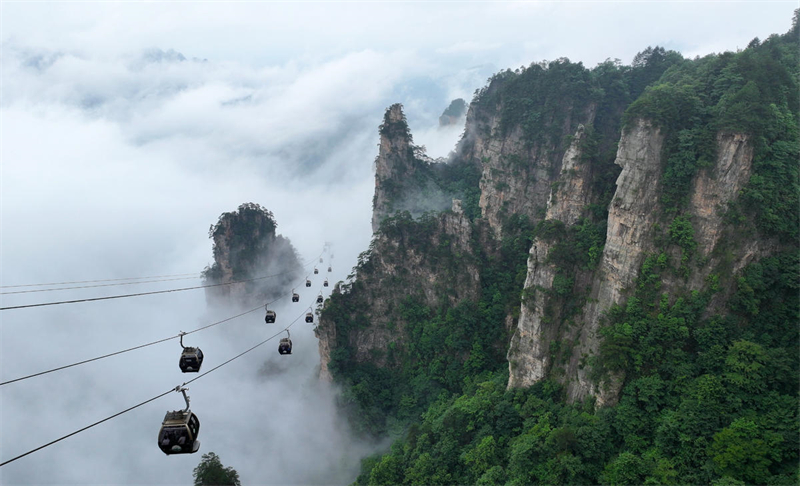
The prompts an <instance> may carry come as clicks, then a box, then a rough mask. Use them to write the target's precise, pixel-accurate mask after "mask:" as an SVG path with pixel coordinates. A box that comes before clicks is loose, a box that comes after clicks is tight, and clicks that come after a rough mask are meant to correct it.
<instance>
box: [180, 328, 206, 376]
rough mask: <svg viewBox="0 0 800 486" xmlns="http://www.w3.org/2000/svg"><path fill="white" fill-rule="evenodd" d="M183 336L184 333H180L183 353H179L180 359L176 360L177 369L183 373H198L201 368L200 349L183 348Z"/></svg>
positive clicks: (201, 355) (201, 356) (201, 353)
mask: <svg viewBox="0 0 800 486" xmlns="http://www.w3.org/2000/svg"><path fill="white" fill-rule="evenodd" d="M185 334H186V333H185V332H182V333H181V347H182V348H183V351H181V357H180V359H179V360H178V367H180V369H181V371H182V372H183V373H197V372H198V371H200V367H201V366H203V352H202V351H200V348H193V347H190V346H184V345H183V336H184V335H185Z"/></svg>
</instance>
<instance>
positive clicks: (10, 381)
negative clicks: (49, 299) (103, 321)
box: [0, 264, 322, 386]
mask: <svg viewBox="0 0 800 486" xmlns="http://www.w3.org/2000/svg"><path fill="white" fill-rule="evenodd" d="M306 265H307V264H306ZM308 277H309V276H308V275H306V276H305V277H303V279H307V278H308ZM321 293H322V287H320V294H321ZM285 297H286V296H285V295H284V296H283V297H278V298H276V299H274V300H273V301H271V302H267V304H266V305H267V306H270V305H272V304H274V303H275V302H278V301H279V300H281V299H283V298H285ZM262 307H263V306H261V305H259V306H258V307H255V308H253V309H250V310H248V311H245V312H242V313H241V314H237V315H235V316H232V317H228V318H226V319H223V320H221V321H217V322H213V323H211V324H208V325H206V326H203V327H199V328H197V329H194V330H192V331H188V332H181V333H178V334H176V335H174V336H170V337H167V338H164V339H159V340H157V341H152V342H149V343H145V344H140V345H138V346H134V347H132V348H127V349H123V350H121V351H115V352H113V353H108V354H104V355H102V356H97V357H96V358H91V359H85V360H83V361H78V362H77V363H72V364H68V365H64V366H59V367H57V368H53V369H49V370H46V371H40V372H39V373H33V374H30V375H27V376H21V377H19V378H14V379H13V380H8V381H4V382H2V383H0V386H3V385H8V384H11V383H15V382H17V381H22V380H27V379H29V378H35V377H37V376H41V375H46V374H48V373H53V372H55V371H61V370H64V369H67V368H72V367H74V366H78V365H82V364H86V363H91V362H92V361H98V360H101V359H105V358H110V357H111V356H116V355H118V354H123V353H127V352H130V351H135V350H137V349H142V348H146V347H148V346H153V345H156V344H160V343H163V342H166V341H171V340H173V339H178V338H180V337H181V336H188V335H189V334H194V333H196V332H200V331H203V330H205V329H208V328H210V327H214V326H217V325H219V324H222V323H225V322H228V321H232V320H234V319H236V318H239V317H242V316H245V315H247V314H251V313H253V312H255V311H257V310H259V309H261V308H262ZM292 324H294V323H292Z"/></svg>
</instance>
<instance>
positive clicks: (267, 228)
mask: <svg viewBox="0 0 800 486" xmlns="http://www.w3.org/2000/svg"><path fill="white" fill-rule="evenodd" d="M276 227H277V223H276V222H275V219H274V217H273V215H272V213H271V212H270V211H268V210H267V209H265V208H263V207H261V206H259V205H258V204H254V203H245V204H242V205H241V206H239V208H238V209H237V210H236V211H233V212H229V213H223V214H222V215H221V216H220V217H219V220H218V221H217V224H216V225H212V226H211V228H210V229H209V234H208V236H209V238H211V239H212V240H213V242H214V248H213V251H214V263H213V265H211V266H209V267H207V268H206V269H205V270H204V271H203V278H204V280H205V283H206V284H207V285H214V286H213V287H209V288H207V289H206V300H207V301H208V302H209V303H211V304H234V305H242V306H252V305H257V304H258V303H264V302H267V301H271V300H274V299H276V298H277V297H279V296H281V295H286V294H287V293H288V292H289V290H290V289H291V286H292V284H297V283H298V280H297V279H298V278H299V276H300V271H301V267H300V261H299V259H298V257H297V253H296V251H295V249H294V247H293V246H292V244H291V242H290V241H289V240H288V239H287V238H284V237H283V236H280V235H278V234H276V233H275V229H276Z"/></svg>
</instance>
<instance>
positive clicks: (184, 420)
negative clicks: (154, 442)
mask: <svg viewBox="0 0 800 486" xmlns="http://www.w3.org/2000/svg"><path fill="white" fill-rule="evenodd" d="M199 433H200V420H198V418H197V415H195V414H193V413H192V411H191V410H177V411H174V412H167V414H166V415H165V416H164V421H163V422H162V423H161V430H160V431H159V432H158V447H159V448H160V449H161V450H162V451H163V452H164V454H167V455H170V454H194V453H195V452H197V451H198V450H200V441H199V440H197V435H198V434H199Z"/></svg>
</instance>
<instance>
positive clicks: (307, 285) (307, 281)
mask: <svg viewBox="0 0 800 486" xmlns="http://www.w3.org/2000/svg"><path fill="white" fill-rule="evenodd" d="M306 287H311V280H308V279H306Z"/></svg>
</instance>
